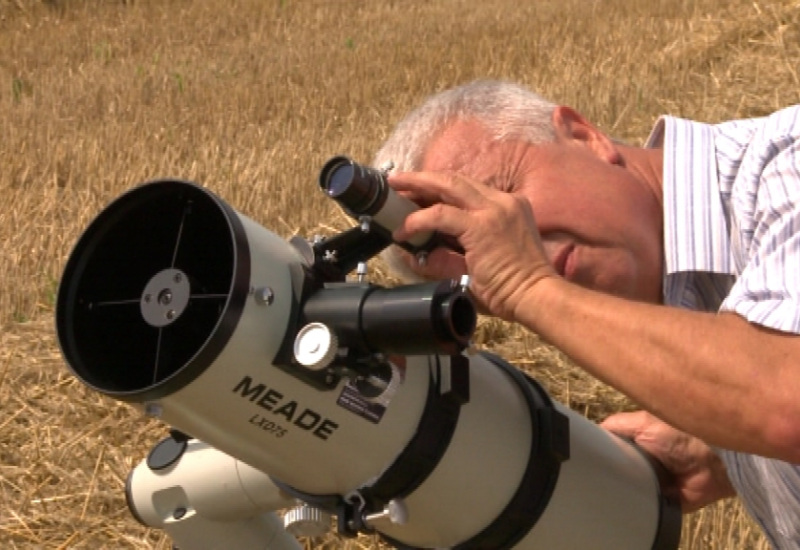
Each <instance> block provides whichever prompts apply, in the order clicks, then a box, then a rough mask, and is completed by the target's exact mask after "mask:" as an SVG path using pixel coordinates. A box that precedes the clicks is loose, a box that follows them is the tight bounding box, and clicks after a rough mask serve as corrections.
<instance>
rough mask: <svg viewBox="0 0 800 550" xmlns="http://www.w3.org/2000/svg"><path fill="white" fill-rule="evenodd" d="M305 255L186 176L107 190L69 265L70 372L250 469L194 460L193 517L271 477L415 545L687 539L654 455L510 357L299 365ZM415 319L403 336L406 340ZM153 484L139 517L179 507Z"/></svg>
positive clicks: (650, 543) (66, 348) (651, 543)
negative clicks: (229, 471) (389, 510)
mask: <svg viewBox="0 0 800 550" xmlns="http://www.w3.org/2000/svg"><path fill="white" fill-rule="evenodd" d="M333 259H335V256H334V257H333ZM311 268H312V266H311V265H309V263H308V260H307V259H306V258H304V257H303V256H302V255H301V254H300V253H298V251H297V250H296V249H295V248H293V247H292V246H291V245H289V244H288V243H287V242H286V241H284V240H283V239H281V238H279V237H278V236H276V235H275V234H273V233H271V232H270V231H268V230H266V229H265V228H263V227H261V226H259V225H258V224H256V223H255V222H254V221H252V220H250V219H249V218H247V217H245V216H242V215H241V214H239V213H237V212H236V211H235V210H233V209H232V208H231V207H230V206H228V205H227V204H225V203H224V202H223V201H221V200H220V199H219V198H217V197H216V196H214V195H213V194H211V193H210V192H208V191H207V190H205V189H202V188H200V187H198V186H195V185H192V184H189V183H186V182H179V181H162V182H155V183H152V184H149V185H145V186H142V187H140V188H137V189H134V190H133V191H130V192H129V193H128V194H126V195H124V196H123V197H121V198H120V199H118V200H117V201H116V202H115V203H112V205H110V206H109V208H108V209H107V210H106V211H104V212H103V213H101V215H100V216H99V217H98V218H97V219H96V220H95V221H94V222H93V223H92V225H91V226H90V227H89V228H88V229H87V231H86V232H85V233H84V235H83V236H82V237H81V240H80V241H79V243H78V245H77V246H76V248H75V250H74V251H73V254H72V256H71V257H70V259H69V261H68V263H67V266H66V269H65V273H64V277H63V280H62V283H61V286H60V288H59V295H58V301H57V305H56V326H57V330H58V337H59V343H60V344H61V347H62V350H63V352H64V356H65V358H66V360H67V363H68V364H69V366H70V368H71V369H72V371H73V372H74V373H75V375H76V376H77V377H78V378H79V379H81V380H82V381H83V382H84V383H85V384H87V385H88V386H90V387H92V388H94V389H96V390H97V391H100V392H102V393H104V394H106V395H109V396H111V397H114V398H116V399H120V400H123V401H126V402H129V403H132V404H134V405H137V406H139V407H140V408H142V409H143V410H144V411H145V412H146V413H147V414H150V415H153V416H157V417H159V418H160V419H161V420H162V421H164V422H166V423H167V424H169V425H171V426H173V427H175V428H176V429H178V430H180V431H181V432H184V433H187V434H191V435H192V436H194V437H197V438H199V439H200V440H202V441H204V442H206V443H207V444H208V445H210V446H211V447H213V448H214V449H218V451H219V452H220V453H221V454H223V455H228V456H229V457H232V458H234V459H236V460H237V461H240V462H241V463H244V464H248V465H249V466H250V467H251V468H252V471H254V472H257V473H258V475H255V474H254V475H253V478H252V480H251V481H242V482H241V483H240V482H238V481H237V483H240V485H241V487H243V488H244V489H242V490H241V491H240V489H236V491H234V492H233V493H230V492H228V491H229V489H228V487H229V486H227V485H226V486H220V485H218V484H213V483H212V484H210V485H208V484H202V482H199V481H197V480H196V478H195V477H194V474H192V477H191V482H192V483H193V484H194V483H201V484H200V485H199V486H198V487H196V488H192V489H191V491H199V492H200V493H199V495H200V496H196V497H193V503H191V504H192V509H193V510H197V511H198V514H199V515H198V516H197V517H200V518H207V517H208V518H216V517H217V514H218V513H221V512H219V510H221V509H222V508H225V509H229V510H231V511H232V512H231V513H233V511H235V512H236V513H235V514H234V515H235V516H236V517H241V516H240V515H237V514H240V512H241V510H249V508H248V506H249V505H248V504H247V499H244V500H243V499H241V498H240V497H241V495H242V494H243V492H244V493H246V494H247V495H249V498H250V500H252V502H255V503H258V502H261V500H260V499H265V500H266V501H270V498H271V497H269V496H264V495H269V494H272V493H270V492H269V491H271V490H272V489H270V488H269V487H266V486H263V483H264V480H265V479H266V478H265V477H264V476H269V477H270V478H272V479H273V480H275V481H276V483H277V484H278V485H279V486H280V487H281V488H282V489H284V490H285V491H287V492H289V494H291V495H292V496H293V497H297V498H300V499H301V500H304V501H306V502H309V503H311V504H315V505H318V506H319V507H321V508H323V509H326V510H328V511H331V512H334V513H336V514H337V515H338V516H339V520H340V521H339V523H340V530H342V531H344V532H345V533H346V534H355V532H357V531H359V530H371V529H374V530H377V531H378V532H379V533H381V534H382V535H383V536H384V537H385V538H386V539H387V540H388V541H390V542H393V543H395V544H397V545H400V546H405V547H417V548H444V547H451V548H455V549H457V550H465V549H468V548H477V549H483V548H487V549H492V550H500V549H506V548H518V549H522V550H527V549H531V550H532V549H548V550H549V549H552V548H565V549H572V548H575V549H583V548H592V549H599V550H604V549H608V550H612V549H613V550H618V549H621V548H624V549H626V550H627V549H631V550H639V549H641V550H649V549H653V550H670V549H675V548H677V545H678V539H679V538H680V510H679V508H677V505H676V504H675V503H671V502H669V501H667V500H666V499H665V498H664V497H663V495H662V494H661V492H660V489H659V483H658V479H657V476H656V469H655V468H654V467H653V465H652V464H651V462H650V461H649V460H648V458H647V457H645V455H644V454H642V453H641V452H640V451H639V450H638V449H636V448H635V447H633V446H632V445H630V444H629V443H627V442H625V441H622V440H621V439H619V438H617V437H615V436H612V435H610V434H608V433H607V432H605V431H604V430H602V429H601V428H599V427H597V426H595V425H594V424H592V423H590V422H588V421H586V420H585V419H583V418H582V417H580V416H579V415H577V414H575V413H574V412H572V411H570V410H568V409H567V408H565V407H563V406H561V405H560V404H558V403H554V402H552V400H550V398H549V397H548V396H547V394H546V392H545V391H544V390H543V389H542V388H541V386H539V385H538V384H537V383H536V382H535V381H534V380H531V379H528V378H526V377H525V376H523V375H522V374H521V373H520V372H519V371H518V370H516V369H515V368H514V367H513V366H511V365H510V364H508V363H507V362H505V361H502V360H500V359H499V358H493V357H490V356H488V355H472V356H465V355H433V354H432V355H409V356H398V357H390V358H378V357H377V356H375V357H371V359H372V360H373V361H374V362H376V363H380V365H378V367H383V376H384V378H382V379H381V384H378V385H372V386H371V387H366V386H364V385H363V384H361V382H363V380H361V381H359V378H362V379H363V378H364V376H362V375H361V374H359V373H358V372H356V371H355V370H353V371H352V372H349V373H348V374H346V375H342V374H341V371H340V370H336V369H337V368H339V369H346V368H350V367H349V366H348V365H347V363H346V362H345V361H344V360H342V362H340V363H338V367H337V364H336V361H338V360H339V359H340V358H341V357H343V356H344V355H346V352H348V350H343V349H334V350H332V351H334V352H335V353H334V354H333V355H329V354H321V356H322V357H326V358H327V359H326V360H331V361H333V363H332V364H331V365H327V364H326V363H325V364H321V365H318V368H315V369H308V368H305V367H304V366H302V365H300V364H298V363H297V361H296V360H295V359H293V357H292V355H291V349H292V342H293V340H294V337H295V335H296V334H297V333H298V332H299V330H300V329H301V326H299V319H301V318H302V316H303V311H302V305H303V303H308V302H309V301H310V300H311V299H310V298H309V295H311V296H313V295H315V294H314V293H315V292H317V293H321V292H322V291H323V290H322V288H321V287H322V285H321V283H320V281H317V280H314V278H313V277H314V276H318V275H309V270H310V269H311ZM311 283H313V284H311ZM335 284H336V285H347V284H348V283H342V282H336V283H335ZM314 285H317V286H314ZM324 290H325V291H327V290H330V288H329V287H326V288H325V289H324ZM412 295H413V296H416V295H414V294H412ZM403 296H404V295H403V293H400V294H397V293H387V298H386V300H387V303H388V300H394V299H398V300H400V301H404V300H406V299H407V298H404V297H403ZM414 299H415V300H418V301H419V297H415V298H414ZM304 300H305V302H304ZM423 301H424V300H423ZM402 309H403V308H400V310H402ZM391 310H392V311H396V310H397V309H394V308H391ZM373 311H374V312H378V313H376V314H379V312H380V308H379V307H376V308H375V309H374V310H373ZM387 311H388V309H387ZM334 317H335V316H330V318H334ZM326 318H328V316H326ZM330 322H331V323H332V324H333V321H330ZM356 324H357V323H356ZM408 324H411V323H408ZM330 328H332V329H335V328H336V327H330ZM408 328H409V327H408V326H403V327H398V330H397V334H402V335H404V336H403V338H409V336H408V334H412V332H409V331H407V330H406V329H408ZM401 329H402V330H401ZM391 335H392V332H391V331H387V332H386V334H385V336H386V337H387V338H390V337H391ZM330 341H331V342H334V341H335V339H331V340H330ZM331 345H333V344H331ZM287 350H288V352H287ZM343 354H344V355H343ZM326 365H327V366H326ZM389 366H390V367H391V368H388V367H389ZM362 368H366V367H363V365H362ZM368 368H369V369H372V368H373V366H369V367H368ZM376 368H377V367H376ZM368 374H372V371H369V372H368ZM367 386H369V385H367ZM207 453H210V451H207ZM198 454H199V453H198ZM187 458H188V457H187ZM208 467H209V468H210V467H211V466H208ZM198 468H201V469H202V468H206V465H205V462H203V463H202V464H201V463H198V465H197V468H193V469H192V471H193V472H194V471H195V470H196V469H198ZM237 468H238V467H237ZM223 470H224V468H223ZM251 473H252V472H251ZM140 474H141V473H140ZM140 474H136V475H137V476H138V475H140ZM141 475H144V474H141ZM209 477H212V475H211V474H209ZM136 479H137V478H136V477H135V478H134V480H136ZM142 479H144V478H142ZM156 479H158V480H160V479H161V478H156ZM248 479H250V478H248ZM251 485H252V487H251ZM145 492H150V493H153V494H154V493H158V494H159V495H160V496H159V498H158V499H155V500H158V501H159V502H160V501H161V500H162V499H163V500H164V502H167V503H168V504H169V505H164V506H163V507H159V508H156V507H153V510H152V516H151V515H150V514H151V511H149V508H148V506H146V505H144V504H141V503H140V502H139V501H138V500H136V504H135V509H136V510H139V511H138V512H137V514H139V515H140V516H141V517H142V519H145V520H146V521H147V522H148V524H149V522H157V523H160V524H162V525H164V528H165V529H170V528H172V529H174V528H176V527H173V524H177V523H179V524H180V526H183V525H188V523H185V522H172V523H170V522H169V517H170V516H168V515H167V514H174V511H175V508H174V506H173V505H175V504H176V502H178V501H177V500H175V501H172V500H169V498H173V496H172V495H171V493H169V492H166V493H164V492H162V490H161V489H158V488H157V487H156V488H154V489H153V490H148V491H145ZM262 492H263V493H264V495H262ZM176 494H179V492H178V491H176ZM167 497H169V498H167ZM216 497H219V498H216ZM175 498H177V497H175ZM155 500H154V502H155ZM229 500H230V502H228V501H229ZM393 500H394V501H396V502H399V501H402V503H403V505H402V508H403V509H404V511H405V512H407V518H406V519H407V521H405V522H404V523H402V524H401V523H397V524H395V523H392V522H391V521H387V520H386V519H381V515H380V513H379V512H380V511H381V510H383V508H384V507H386V506H387V505H388V504H389V503H390V502H391V501H393ZM197 503H212V508H210V509H209V511H208V512H206V511H205V504H202V505H200V508H198V507H197V506H198V504H197ZM217 505H219V506H217ZM159 506H161V505H160V504H159ZM242 507H244V508H242ZM188 511H189V509H188V508H187V512H188ZM179 515H180V514H179ZM171 517H172V518H173V519H175V518H174V515H173V516H171ZM191 517H194V516H191ZM366 518H369V519H368V520H367V519H366ZM213 521H217V520H216V519H214V520H213ZM220 521H224V520H223V519H222V518H221V519H220ZM212 530H213V528H212ZM188 531H192V530H191V529H188ZM197 532H199V528H198V530H197ZM183 536H189V535H183ZM204 540H211V539H210V538H209V539H205V537H204ZM231 547H233V546H231ZM241 547H243V548H244V547H245V546H241ZM200 548H203V546H200ZM186 550H191V549H190V548H187V549H186Z"/></svg>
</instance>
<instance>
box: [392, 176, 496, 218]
mask: <svg viewBox="0 0 800 550" xmlns="http://www.w3.org/2000/svg"><path fill="white" fill-rule="evenodd" d="M389 184H390V185H391V186H392V188H394V189H395V190H396V191H408V192H410V193H411V194H412V196H413V197H414V198H415V199H416V200H417V201H418V202H419V203H421V204H435V203H438V202H445V203H447V204H452V205H453V206H457V207H459V208H465V209H474V208H479V207H480V206H481V205H482V204H485V201H486V194H487V192H488V191H489V188H488V187H487V186H485V185H482V184H480V183H477V182H472V181H469V180H467V179H466V178H463V177H462V176H459V175H458V174H455V173H450V172H398V173H395V174H390V175H389Z"/></svg>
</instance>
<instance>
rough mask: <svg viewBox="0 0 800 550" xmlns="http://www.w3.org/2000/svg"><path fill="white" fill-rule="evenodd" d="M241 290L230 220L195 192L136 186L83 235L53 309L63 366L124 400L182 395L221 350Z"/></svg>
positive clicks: (244, 274)
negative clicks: (183, 390) (187, 385)
mask: <svg viewBox="0 0 800 550" xmlns="http://www.w3.org/2000/svg"><path fill="white" fill-rule="evenodd" d="M249 284H250V253H249V249H248V246H247V237H246V235H245V230H244V227H243V225H242V222H241V220H240V219H239V217H238V216H237V215H236V214H235V213H234V211H233V210H232V209H231V208H230V207H229V206H228V205H226V204H225V203H223V202H222V201H219V200H218V199H216V197H214V196H213V195H211V194H210V193H208V192H207V191H205V190H203V189H202V188H200V187H197V186H194V185H191V184H188V183H185V182H179V181H162V182H157V183H154V184H150V185H143V186H140V187H138V188H136V189H134V190H132V191H130V192H128V193H126V194H125V195H123V196H122V197H120V198H118V199H117V200H116V201H114V202H113V203H112V204H111V205H110V206H108V208H106V209H105V210H104V211H103V212H102V213H101V214H100V216H98V217H97V218H96V219H95V220H94V221H93V223H92V224H91V225H90V226H89V227H88V228H87V229H86V231H85V232H84V234H83V235H82V236H81V238H80V240H79V242H78V243H77V245H76V246H75V248H74V250H73V253H72V255H71V256H70V258H69V260H68V262H67V265H66V267H65V270H64V274H63V277H62V283H61V286H60V288H59V292H58V298H57V307H56V328H57V332H58V338H59V343H60V345H61V349H62V351H63V353H64V355H65V358H66V359H67V363H68V365H69V366H70V367H71V368H72V370H73V371H74V372H75V374H76V375H77V376H78V377H79V378H80V379H81V380H82V381H83V382H84V383H86V384H87V385H89V386H90V387H92V388H94V389H96V390H98V391H100V392H102V393H106V394H108V395H111V396H113V397H116V398H117V399H121V400H124V401H143V400H147V399H155V398H158V397H161V396H163V395H166V394H168V393H170V392H171V391H174V390H175V389H177V388H180V387H182V386H183V385H184V384H186V383H188V382H189V381H191V380H192V379H194V378H195V377H196V376H197V375H199V374H200V373H201V372H202V371H203V370H204V369H205V368H206V367H208V365H210V364H211V363H212V362H213V361H214V359H215V358H216V356H217V355H218V354H219V352H220V351H221V350H222V349H223V348H224V347H225V346H226V344H227V343H228V340H229V339H230V337H231V335H232V334H233V331H234V329H235V327H236V326H237V324H238V322H239V318H240V315H241V312H242V309H243V306H244V302H245V299H246V298H247V295H248V292H249Z"/></svg>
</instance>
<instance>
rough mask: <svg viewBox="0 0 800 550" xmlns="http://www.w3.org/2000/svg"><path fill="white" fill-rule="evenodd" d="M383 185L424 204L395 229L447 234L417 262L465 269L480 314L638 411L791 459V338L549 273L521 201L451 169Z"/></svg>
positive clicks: (795, 434)
mask: <svg viewBox="0 0 800 550" xmlns="http://www.w3.org/2000/svg"><path fill="white" fill-rule="evenodd" d="M390 182H391V183H392V185H393V187H395V188H396V189H397V190H400V191H403V192H409V193H411V194H412V195H414V197H415V198H418V199H421V202H423V203H424V204H432V205H433V206H430V207H428V208H423V209H421V210H419V211H418V212H415V213H413V214H411V215H410V216H408V217H407V218H406V220H405V223H404V225H403V227H402V228H400V229H398V230H397V231H396V232H395V235H394V236H395V238H396V239H397V240H401V241H402V240H407V238H408V236H409V235H411V234H413V233H415V232H418V231H440V232H442V233H445V234H448V235H451V236H453V237H455V238H456V239H458V242H459V244H460V245H461V246H462V247H463V249H464V251H465V252H464V254H463V255H461V254H459V253H456V252H454V251H452V250H445V249H437V250H435V251H433V252H432V253H431V254H430V255H429V256H428V262H427V265H426V266H424V267H422V268H420V267H419V266H416V269H417V270H418V271H420V273H421V274H422V275H423V276H425V277H428V278H443V277H457V276H458V275H460V274H462V273H469V274H470V276H471V281H472V282H471V285H470V289H471V290H472V292H473V294H474V295H475V297H476V298H477V300H478V301H479V302H480V304H481V306H482V307H483V308H485V310H487V311H489V312H491V313H492V314H494V315H496V316H498V317H501V318H504V319H506V320H511V321H515V322H519V323H521V324H522V325H524V326H526V327H527V328H529V329H531V330H533V331H534V332H536V333H538V334H540V335H541V336H542V337H543V338H544V339H545V340H547V341H548V342H550V343H552V344H554V345H555V346H556V347H558V348H559V349H561V350H562V351H563V352H564V353H566V354H567V355H569V356H570V357H571V358H572V359H573V360H574V361H575V362H576V363H577V364H578V365H580V366H581V367H582V368H584V369H585V370H587V371H588V372H589V373H590V374H592V375H594V376H595V377H597V378H598V379H600V380H602V381H604V382H606V383H608V384H609V385H611V386H613V387H615V388H617V389H619V390H620V391H622V392H623V393H625V394H626V395H628V396H629V397H631V398H632V399H634V400H635V401H637V402H638V403H639V404H640V405H641V406H642V407H643V408H645V409H647V410H648V411H650V412H651V413H653V414H655V415H656V416H658V417H660V418H662V419H664V420H666V421H667V422H669V423H670V424H672V425H674V426H675V427H677V428H679V429H682V430H684V431H686V432H688V433H691V434H692V435H695V436H697V437H699V438H701V439H703V440H704V441H706V442H707V443H709V444H711V445H716V446H720V447H725V448H729V449H733V450H740V451H745V452H752V453H757V454H761V455H764V456H769V457H775V458H781V459H783V460H787V461H790V462H795V463H800V337H798V336H793V335H787V334H783V333H779V332H776V331H770V330H766V329H763V328H760V327H758V326H756V325H752V324H750V323H748V322H747V321H745V320H744V319H742V318H741V317H739V316H738V315H735V314H731V313H727V314H709V313H699V312H692V311H685V310H679V309H675V308H669V307H665V306H661V305H652V304H645V303H640V302H633V301H629V300H625V299H621V298H617V297H614V296H610V295H607V294H602V293H599V292H595V291H592V290H588V289H585V288H581V287H579V286H577V285H574V284H571V283H569V282H567V281H565V280H563V279H562V278H560V277H559V276H558V275H557V274H556V272H555V271H554V269H553V267H552V266H551V265H550V264H549V262H548V260H547V257H546V255H545V252H544V249H543V247H542V244H541V239H540V237H539V234H538V231H537V229H536V225H535V219H534V216H533V212H532V211H531V209H530V205H529V204H528V203H526V201H525V200H523V199H521V198H520V197H515V196H513V195H511V194H509V193H505V192H501V191H498V190H495V189H491V188H489V187H487V186H485V185H482V184H480V183H478V182H474V181H471V180H469V179H466V178H464V177H462V176H459V175H458V174H444V173H427V174H425V173H405V174H396V175H393V176H392V177H391V178H390Z"/></svg>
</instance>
